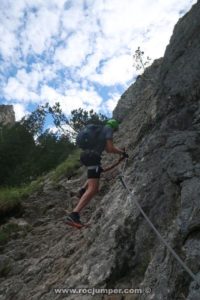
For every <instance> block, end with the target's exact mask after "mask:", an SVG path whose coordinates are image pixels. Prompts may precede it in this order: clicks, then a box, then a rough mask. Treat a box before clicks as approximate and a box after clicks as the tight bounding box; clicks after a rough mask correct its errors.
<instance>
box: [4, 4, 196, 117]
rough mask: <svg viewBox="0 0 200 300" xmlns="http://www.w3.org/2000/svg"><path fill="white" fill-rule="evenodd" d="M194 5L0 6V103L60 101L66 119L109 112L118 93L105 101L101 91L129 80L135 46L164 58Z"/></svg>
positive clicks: (21, 103)
mask: <svg viewBox="0 0 200 300" xmlns="http://www.w3.org/2000/svg"><path fill="white" fill-rule="evenodd" d="M194 3H196V1H195V0H180V1H177V0H151V1H150V0H141V1H136V0H123V1H121V0H106V1H105V0H93V1H91V0H84V1H83V0H76V1H73V0H45V1H44V0H15V1H12V0H1V11H0V59H1V65H0V72H1V74H0V78H1V85H0V91H1V97H2V101H3V102H6V101H9V102H12V101H13V102H15V103H16V102H17V101H18V102H17V104H19V105H22V107H23V103H26V104H28V103H29V102H32V103H38V104H39V103H44V101H49V102H50V103H55V101H58V100H59V101H60V102H61V104H62V107H63V109H64V111H65V112H66V113H69V112H70V111H71V110H72V109H73V108H78V107H83V108H85V109H90V108H94V109H96V110H99V109H100V108H102V109H104V110H107V111H110V110H112V109H113V107H114V106H115V104H116V101H117V100H116V99H117V98H119V96H118V91H117V90H116V93H115V94H114V95H115V96H110V98H109V91H108V92H107V94H106V95H104V90H102V91H101V87H102V88H103V87H104V86H106V87H107V89H108V88H109V87H110V86H111V88H113V86H116V85H117V84H120V85H122V86H123V87H124V88H126V87H127V84H128V83H129V82H130V80H133V78H134V76H135V74H136V71H135V70H134V68H133V67H132V65H133V59H132V55H133V54H134V51H135V50H136V49H137V47H138V46H140V47H141V49H142V50H144V52H145V55H146V56H150V57H151V58H152V60H153V59H155V58H158V57H160V56H163V54H164V51H165V47H166V45H167V44H168V42H169V38H170V36H171V34H172V30H173V27H174V25H175V23H176V22H177V21H178V18H179V17H180V14H183V13H185V12H187V11H188V10H189V9H190V7H191V5H192V4H194ZM96 83H98V88H99V89H98V91H97V90H95V84H96ZM116 89H117V88H116ZM101 95H102V96H101ZM0 101H1V100H0ZM17 104H16V105H17ZM19 107H21V106H19ZM19 107H18V110H19ZM22 107H21V112H22V111H23V109H22ZM18 114H20V113H18Z"/></svg>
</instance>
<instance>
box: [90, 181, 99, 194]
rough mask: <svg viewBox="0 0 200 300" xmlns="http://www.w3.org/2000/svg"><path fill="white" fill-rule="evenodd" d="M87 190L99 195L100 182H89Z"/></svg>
mask: <svg viewBox="0 0 200 300" xmlns="http://www.w3.org/2000/svg"><path fill="white" fill-rule="evenodd" d="M87 190H88V192H90V193H92V194H96V193H98V191H99V180H96V179H91V180H89V182H88V188H87Z"/></svg>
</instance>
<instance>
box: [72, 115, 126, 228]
mask: <svg viewBox="0 0 200 300" xmlns="http://www.w3.org/2000/svg"><path fill="white" fill-rule="evenodd" d="M118 127H119V124H118V121H117V120H115V119H110V120H108V121H107V122H106V125H105V126H103V125H93V124H90V125H87V126H86V127H85V128H84V129H83V130H82V131H81V132H80V133H79V134H78V136H77V145H78V146H79V147H80V148H82V149H83V150H84V151H83V152H82V153H81V155H80V161H81V163H82V164H83V165H85V166H86V167H87V178H88V179H87V181H86V183H85V185H84V186H83V187H82V188H81V189H80V191H79V198H80V200H79V202H78V204H77V205H76V207H75V208H74V210H73V211H72V212H71V213H70V214H69V215H68V216H67V218H66V224H68V225H71V226H75V227H77V228H81V227H82V226H84V225H83V224H82V223H81V221H80V212H81V211H82V209H83V208H84V207H85V206H86V205H87V204H88V203H89V201H90V200H91V199H92V197H94V196H95V195H96V194H97V192H98V189H99V179H100V175H101V172H102V171H103V169H102V167H101V155H102V152H103V151H104V150H105V151H106V152H107V153H115V154H119V155H122V158H127V157H128V154H127V153H126V152H125V151H124V150H122V149H119V148H117V147H116V146H114V144H113V133H114V132H115V131H117V130H118Z"/></svg>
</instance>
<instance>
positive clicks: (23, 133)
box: [0, 123, 36, 185]
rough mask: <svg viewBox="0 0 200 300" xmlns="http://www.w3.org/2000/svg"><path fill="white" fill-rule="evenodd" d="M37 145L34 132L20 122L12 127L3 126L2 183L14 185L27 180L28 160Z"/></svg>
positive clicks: (0, 173)
mask: <svg viewBox="0 0 200 300" xmlns="http://www.w3.org/2000/svg"><path fill="white" fill-rule="evenodd" d="M35 147H36V146H35V141H34V138H33V136H32V134H31V133H30V132H29V131H28V130H27V129H26V128H25V127H24V126H23V125H21V124H20V123H16V124H15V125H14V126H12V127H9V126H3V127H1V138H0V182H1V185H14V184H15V183H17V184H18V183H19V182H20V181H23V180H25V178H26V177H27V176H28V174H29V164H28V163H27V162H28V160H29V157H30V153H32V152H33V151H34V150H35Z"/></svg>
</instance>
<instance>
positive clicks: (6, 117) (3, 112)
mask: <svg viewBox="0 0 200 300" xmlns="http://www.w3.org/2000/svg"><path fill="white" fill-rule="evenodd" d="M14 123H15V113H14V109H13V106H12V105H0V124H3V125H8V124H9V125H13V124H14Z"/></svg>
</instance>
